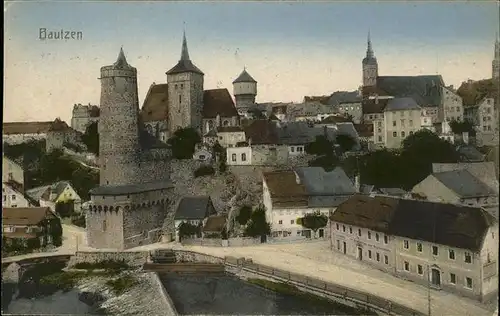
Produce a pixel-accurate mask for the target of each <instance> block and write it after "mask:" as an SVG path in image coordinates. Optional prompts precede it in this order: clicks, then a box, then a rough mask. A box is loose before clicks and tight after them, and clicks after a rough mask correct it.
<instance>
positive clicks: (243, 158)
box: [241, 153, 247, 161]
mask: <svg viewBox="0 0 500 316" xmlns="http://www.w3.org/2000/svg"><path fill="white" fill-rule="evenodd" d="M241 161H247V154H245V153H243V154H241Z"/></svg>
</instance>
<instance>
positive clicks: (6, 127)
mask: <svg viewBox="0 0 500 316" xmlns="http://www.w3.org/2000/svg"><path fill="white" fill-rule="evenodd" d="M68 129H70V127H69V126H68V124H66V122H64V121H61V120H60V119H55V120H54V121H47V122H5V123H3V126H2V131H3V133H4V134H6V135H17V134H38V133H42V134H43V133H48V132H50V131H65V130H68Z"/></svg>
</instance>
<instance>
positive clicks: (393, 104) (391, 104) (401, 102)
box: [384, 97, 420, 112]
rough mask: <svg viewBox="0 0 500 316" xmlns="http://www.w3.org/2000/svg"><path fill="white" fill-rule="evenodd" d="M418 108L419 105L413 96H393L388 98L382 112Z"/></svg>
mask: <svg viewBox="0 0 500 316" xmlns="http://www.w3.org/2000/svg"><path fill="white" fill-rule="evenodd" d="M418 109H420V106H419V105H418V103H417V102H416V101H415V100H414V99H413V98H410V97H403V98H394V99H390V100H388V102H387V105H386V106H385V108H384V112H386V111H408V110H418Z"/></svg>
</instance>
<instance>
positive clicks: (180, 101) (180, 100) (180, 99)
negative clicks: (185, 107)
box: [179, 94, 182, 104]
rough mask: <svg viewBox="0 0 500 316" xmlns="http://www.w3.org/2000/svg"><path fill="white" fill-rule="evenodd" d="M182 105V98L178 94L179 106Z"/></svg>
mask: <svg viewBox="0 0 500 316" xmlns="http://www.w3.org/2000/svg"><path fill="white" fill-rule="evenodd" d="M181 103H182V96H181V95H180V94H179V104H181Z"/></svg>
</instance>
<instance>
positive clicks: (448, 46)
mask: <svg viewBox="0 0 500 316" xmlns="http://www.w3.org/2000/svg"><path fill="white" fill-rule="evenodd" d="M4 15H5V39H6V48H5V51H6V59H5V75H6V80H5V81H6V83H5V88H6V89H5V91H6V93H5V97H4V110H5V111H4V114H5V116H4V120H10V121H11V120H28V119H52V118H53V117H55V116H61V118H63V119H65V120H68V119H69V117H70V115H71V109H72V106H73V104H74V103H88V102H92V103H98V102H99V93H100V83H99V81H98V80H97V79H96V78H97V77H98V76H99V68H100V67H101V66H102V65H107V64H110V63H112V62H113V61H114V60H115V58H116V56H117V54H118V50H119V48H120V46H121V45H123V47H124V50H125V53H126V56H127V59H128V60H129V62H130V63H131V64H132V65H133V66H135V67H137V68H138V72H139V78H138V79H139V101H140V103H141V104H142V101H143V98H144V96H145V94H146V92H147V89H148V87H149V85H150V84H151V83H152V82H156V83H160V82H165V81H166V76H165V71H167V70H168V69H169V68H170V67H172V66H173V65H174V64H175V63H176V62H177V60H178V59H179V55H180V44H181V38H182V30H183V28H184V23H185V29H186V32H187V37H188V44H189V51H190V55H191V59H192V60H193V62H194V63H195V64H196V65H197V66H198V67H199V68H200V69H202V70H203V71H204V72H205V88H206V89H211V88H217V87H224V88H228V89H229V90H230V91H231V92H232V87H231V81H232V80H233V79H234V78H235V77H236V76H237V75H238V74H239V73H240V72H241V70H242V68H243V66H244V65H246V66H247V69H248V71H249V72H250V74H252V76H254V77H255V79H256V80H257V81H258V82H259V95H258V97H257V99H258V101H300V100H301V99H302V98H303V96H304V95H311V94H314V95H322V94H329V93H331V92H333V91H335V90H354V89H356V88H357V87H358V86H359V85H360V83H361V59H362V58H363V56H364V54H365V50H366V35H367V32H368V30H370V31H371V34H372V40H373V46H374V50H375V55H376V56H377V58H378V60H379V70H380V71H379V72H380V74H381V75H389V74H390V75H412V74H413V75H416V74H434V73H437V72H438V73H440V74H442V75H443V77H444V80H445V82H446V83H447V84H455V85H459V84H460V82H462V81H464V80H467V79H468V78H472V79H482V78H487V77H489V76H491V59H492V57H493V42H494V37H495V32H496V31H497V30H498V16H499V10H498V7H497V5H496V4H495V2H493V1H491V2H479V1H477V2H459V3H455V2H434V3H424V2H418V3H415V2H406V3H404V2H394V3H393V2H382V3H381V2H377V3H374V2H371V3H364V2H307V3H306V2H302V3H292V2H288V3H285V2H279V3H278V2H273V3H262V2H249V3H243V2H230V3H229V2H204V3H201V2H149V3H148V2H146V3H144V2H111V1H110V2H107V1H106V2H18V3H9V4H8V5H7V9H6V10H5V12H4ZM42 27H45V28H47V29H50V30H59V29H64V30H74V31H82V32H83V36H84V38H83V40H81V41H74V40H72V41H71V40H70V41H58V42H55V41H52V42H50V41H40V40H39V39H38V34H39V28H42Z"/></svg>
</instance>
